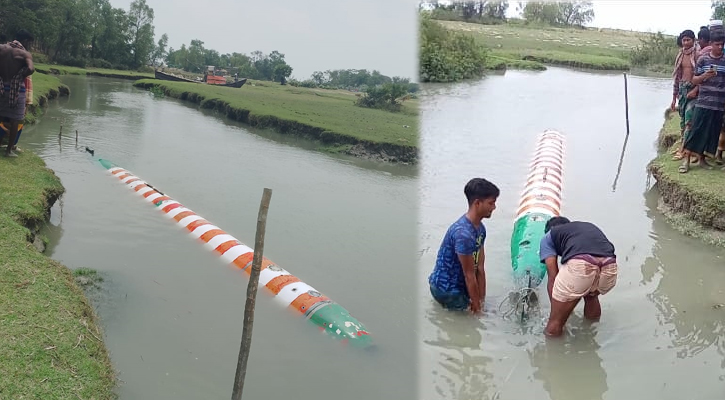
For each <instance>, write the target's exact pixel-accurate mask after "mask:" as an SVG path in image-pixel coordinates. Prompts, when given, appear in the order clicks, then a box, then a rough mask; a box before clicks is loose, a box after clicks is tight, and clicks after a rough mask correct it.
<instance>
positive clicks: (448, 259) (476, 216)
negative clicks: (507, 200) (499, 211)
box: [428, 178, 500, 314]
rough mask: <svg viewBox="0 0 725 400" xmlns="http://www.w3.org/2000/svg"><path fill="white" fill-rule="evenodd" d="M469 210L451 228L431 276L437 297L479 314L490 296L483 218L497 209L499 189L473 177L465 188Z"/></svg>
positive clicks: (454, 307) (445, 304) (452, 307)
mask: <svg viewBox="0 0 725 400" xmlns="http://www.w3.org/2000/svg"><path fill="white" fill-rule="evenodd" d="M463 192H464V194H465V195H466V199H467V200H468V212H466V214H464V215H463V216H461V217H460V218H459V219H458V220H457V221H456V222H454V223H453V225H451V226H450V228H448V231H447V232H446V235H445V237H444V238H443V242H442V243H441V247H440V249H439V250H438V258H437V259H436V265H435V268H434V269H433V272H432V273H431V274H430V277H428V283H429V284H430V292H431V295H432V296H433V298H434V299H435V300H436V301H437V302H438V303H440V304H441V305H442V306H443V307H445V308H447V309H450V310H465V309H468V308H469V307H470V310H471V312H473V313H474V314H479V313H480V312H481V306H482V304H483V300H484V298H485V297H486V274H485V271H484V269H483V262H484V259H485V254H484V251H483V242H484V241H485V239H486V227H485V226H484V225H483V223H482V222H481V220H483V219H484V218H490V217H491V214H492V213H493V210H495V209H496V199H497V198H498V196H499V193H500V192H499V189H498V188H497V187H496V185H494V184H493V183H491V182H489V181H487V180H485V179H483V178H474V179H471V180H470V181H469V182H468V183H467V184H466V187H465V188H464V189H463Z"/></svg>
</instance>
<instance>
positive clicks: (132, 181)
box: [126, 178, 141, 185]
mask: <svg viewBox="0 0 725 400" xmlns="http://www.w3.org/2000/svg"><path fill="white" fill-rule="evenodd" d="M140 180H141V179H138V178H133V179H131V180H129V181H128V182H126V184H127V185H130V184H132V183H134V182H136V181H140Z"/></svg>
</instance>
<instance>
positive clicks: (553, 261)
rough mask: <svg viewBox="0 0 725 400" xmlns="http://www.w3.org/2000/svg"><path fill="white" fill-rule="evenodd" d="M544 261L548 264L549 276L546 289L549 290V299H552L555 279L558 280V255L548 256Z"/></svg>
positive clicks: (547, 271)
mask: <svg viewBox="0 0 725 400" xmlns="http://www.w3.org/2000/svg"><path fill="white" fill-rule="evenodd" d="M544 263H545V264H546V275H547V276H548V278H549V282H548V283H547V285H546V289H547V291H548V292H549V301H551V293H552V292H553V290H554V281H555V280H556V275H557V274H558V273H559V263H558V262H557V256H551V257H547V258H546V260H544Z"/></svg>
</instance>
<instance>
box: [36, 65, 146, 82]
mask: <svg viewBox="0 0 725 400" xmlns="http://www.w3.org/2000/svg"><path fill="white" fill-rule="evenodd" d="M35 69H36V70H37V71H40V72H42V73H44V74H52V75H90V76H103V77H106V78H118V79H133V80H137V79H142V78H153V77H154V74H153V72H139V71H124V70H120V69H105V68H78V67H70V66H67V65H51V64H35Z"/></svg>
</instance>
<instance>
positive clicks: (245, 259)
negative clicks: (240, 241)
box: [233, 251, 254, 269]
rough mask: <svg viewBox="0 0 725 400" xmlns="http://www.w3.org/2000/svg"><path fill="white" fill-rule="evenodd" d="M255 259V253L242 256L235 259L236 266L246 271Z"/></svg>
mask: <svg viewBox="0 0 725 400" xmlns="http://www.w3.org/2000/svg"><path fill="white" fill-rule="evenodd" d="M253 259H254V252H251V251H250V252H249V253H244V254H242V255H241V256H239V257H237V258H236V259H234V262H233V263H234V265H236V266H237V267H239V268H241V269H244V268H245V267H246V266H247V265H249V264H250V263H251V262H252V260H253Z"/></svg>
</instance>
